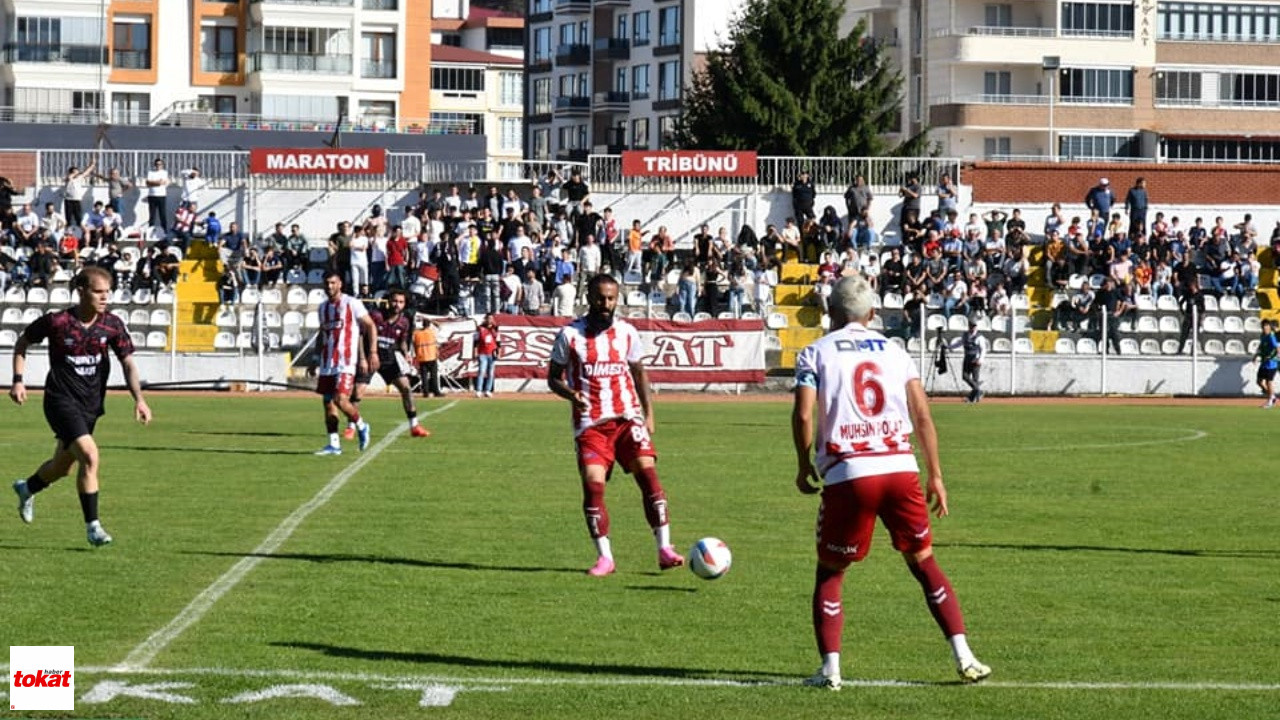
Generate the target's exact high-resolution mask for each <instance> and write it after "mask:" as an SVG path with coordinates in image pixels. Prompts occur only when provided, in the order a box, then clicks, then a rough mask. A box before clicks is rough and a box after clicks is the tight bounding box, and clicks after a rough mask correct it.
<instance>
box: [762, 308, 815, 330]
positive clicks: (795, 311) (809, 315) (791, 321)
mask: <svg viewBox="0 0 1280 720" xmlns="http://www.w3.org/2000/svg"><path fill="white" fill-rule="evenodd" d="M773 311H774V312H776V313H782V314H783V315H786V316H787V326H788V327H815V328H816V327H818V326H819V323H821V322H822V308H820V307H818V306H817V305H774V306H773Z"/></svg>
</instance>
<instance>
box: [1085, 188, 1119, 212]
mask: <svg viewBox="0 0 1280 720" xmlns="http://www.w3.org/2000/svg"><path fill="white" fill-rule="evenodd" d="M1115 203H1116V196H1115V194H1114V193H1112V192H1111V181H1110V180H1108V179H1106V178H1101V179H1099V180H1098V184H1097V185H1095V186H1093V187H1092V188H1090V189H1089V192H1087V193H1085V196H1084V204H1085V206H1086V207H1088V208H1089V209H1090V210H1097V211H1098V215H1099V216H1100V217H1102V218H1106V217H1107V216H1108V215H1109V214H1110V213H1111V206H1112V205H1115Z"/></svg>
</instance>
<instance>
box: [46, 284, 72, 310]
mask: <svg viewBox="0 0 1280 720" xmlns="http://www.w3.org/2000/svg"><path fill="white" fill-rule="evenodd" d="M49 304H50V305H58V306H63V305H70V304H71V290H70V289H69V288H65V287H56V288H53V289H52V290H50V291H49Z"/></svg>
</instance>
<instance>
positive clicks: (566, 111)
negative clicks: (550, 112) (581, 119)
mask: <svg viewBox="0 0 1280 720" xmlns="http://www.w3.org/2000/svg"><path fill="white" fill-rule="evenodd" d="M590 112H591V98H590V97H588V96H586V95H568V96H565V95H561V96H560V97H557V98H556V115H557V116H558V117H567V116H575V115H587V114H589V113H590Z"/></svg>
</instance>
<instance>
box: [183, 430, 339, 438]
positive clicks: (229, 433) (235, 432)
mask: <svg viewBox="0 0 1280 720" xmlns="http://www.w3.org/2000/svg"><path fill="white" fill-rule="evenodd" d="M186 434H187V435H200V436H205V435H226V436H228V437H271V438H278V437H308V436H315V433H313V432H312V433H305V432H296V433H291V432H245V431H243V430H188V431H187V433H186Z"/></svg>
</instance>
